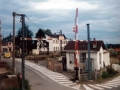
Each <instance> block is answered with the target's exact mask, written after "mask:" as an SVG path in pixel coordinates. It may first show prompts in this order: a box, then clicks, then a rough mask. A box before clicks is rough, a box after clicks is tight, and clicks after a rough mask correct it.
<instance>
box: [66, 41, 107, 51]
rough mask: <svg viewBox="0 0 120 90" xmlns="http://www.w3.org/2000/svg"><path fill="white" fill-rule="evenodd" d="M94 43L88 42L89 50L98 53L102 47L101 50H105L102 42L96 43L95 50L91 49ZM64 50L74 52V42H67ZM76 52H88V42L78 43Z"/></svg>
mask: <svg viewBox="0 0 120 90" xmlns="http://www.w3.org/2000/svg"><path fill="white" fill-rule="evenodd" d="M94 43H95V42H94V41H90V50H93V51H99V50H100V47H101V46H102V48H103V49H105V50H106V47H105V45H104V42H103V41H96V44H97V46H96V48H93V44H94ZM64 50H75V41H69V42H68V43H67V45H66V46H65V48H64ZM78 50H88V42H87V41H78Z"/></svg>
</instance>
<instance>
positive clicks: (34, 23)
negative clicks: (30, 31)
mask: <svg viewBox="0 0 120 90" xmlns="http://www.w3.org/2000/svg"><path fill="white" fill-rule="evenodd" d="M25 17H26V18H27V19H28V20H29V21H31V22H32V23H33V24H34V25H35V26H36V27H37V28H38V29H39V27H38V26H37V25H36V24H35V23H34V22H33V21H32V20H30V19H29V18H28V17H27V16H25Z"/></svg>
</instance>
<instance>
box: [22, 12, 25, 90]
mask: <svg viewBox="0 0 120 90" xmlns="http://www.w3.org/2000/svg"><path fill="white" fill-rule="evenodd" d="M24 27H25V15H24V14H22V90H24V81H25V73H24V72H25V60H24V53H25V51H24V49H25V47H24V38H25V37H24V33H25V30H24Z"/></svg>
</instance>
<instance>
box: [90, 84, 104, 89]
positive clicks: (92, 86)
mask: <svg viewBox="0 0 120 90" xmlns="http://www.w3.org/2000/svg"><path fill="white" fill-rule="evenodd" d="M88 85H89V86H91V87H93V88H96V89H99V90H104V88H100V87H97V86H95V85H91V84H88Z"/></svg>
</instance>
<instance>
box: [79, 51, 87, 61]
mask: <svg viewBox="0 0 120 90" xmlns="http://www.w3.org/2000/svg"><path fill="white" fill-rule="evenodd" d="M85 60H86V53H80V62H81V63H85Z"/></svg>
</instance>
